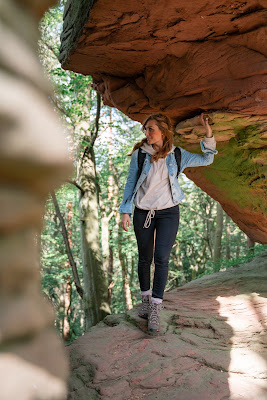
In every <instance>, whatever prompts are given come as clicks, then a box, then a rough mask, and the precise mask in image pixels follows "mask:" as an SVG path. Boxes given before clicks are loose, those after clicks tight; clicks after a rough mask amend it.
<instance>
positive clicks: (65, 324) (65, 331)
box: [62, 279, 72, 342]
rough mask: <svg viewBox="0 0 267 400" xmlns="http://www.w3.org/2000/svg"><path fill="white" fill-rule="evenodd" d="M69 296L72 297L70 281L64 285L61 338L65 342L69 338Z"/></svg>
mask: <svg viewBox="0 0 267 400" xmlns="http://www.w3.org/2000/svg"><path fill="white" fill-rule="evenodd" d="M71 295H72V287H71V281H70V279H68V280H67V282H65V283H64V318H63V327H62V336H63V339H64V340H65V341H66V342H67V341H68V340H70V337H71V330H70V323H69V317H70V311H71V309H70V306H71Z"/></svg>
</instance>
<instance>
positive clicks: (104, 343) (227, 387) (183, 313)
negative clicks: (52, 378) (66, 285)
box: [68, 254, 267, 400]
mask: <svg viewBox="0 0 267 400" xmlns="http://www.w3.org/2000/svg"><path fill="white" fill-rule="evenodd" d="M266 267H267V254H265V255H263V256H261V257H257V258H255V259H254V260H253V261H252V262H250V263H248V264H246V265H243V266H236V267H232V268H230V269H228V270H227V271H224V272H219V273H216V274H213V275H209V276H205V277H203V278H200V279H198V280H195V281H192V282H190V283H188V284H187V285H185V286H183V287H181V288H179V289H175V290H172V291H171V292H169V293H167V294H166V295H165V300H164V307H165V308H164V310H163V311H162V312H161V315H162V329H163V332H164V335H162V336H159V337H152V336H149V335H148V334H147V331H146V321H145V320H142V319H141V318H138V317H137V316H136V314H137V310H136V309H133V310H131V311H129V312H127V314H121V315H111V316H108V317H106V318H105V320H104V322H101V323H100V324H98V325H97V326H95V327H94V328H92V329H91V330H90V332H89V333H87V334H85V335H84V336H83V337H81V338H79V339H78V340H76V341H75V342H74V343H73V344H72V345H71V346H69V347H68V349H69V353H70V360H71V368H72V376H71V380H70V394H69V400H70V399H71V400H82V399H87V398H90V399H103V400H106V399H116V400H126V399H146V400H150V399H151V400H152V399H157V400H166V399H170V400H177V399H179V400H228V399H230V400H236V399H242V400H254V399H255V400H256V399H257V400H265V399H266V396H267V383H266V378H267V351H266V343H267V340H266V338H267V335H266V324H267V300H266V297H267V286H266V278H267V268H266Z"/></svg>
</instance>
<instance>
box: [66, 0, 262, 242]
mask: <svg viewBox="0 0 267 400" xmlns="http://www.w3.org/2000/svg"><path fill="white" fill-rule="evenodd" d="M89 14H90V16H89ZM266 31H267V28H266V10H265V9H264V2H263V1H252V0H251V1H238V2H237V1H236V2H229V1H223V2H220V4H218V2H215V1H208V2H207V1H204V0H203V1H202V0H201V1H198V2H195V1H179V3H178V4H177V1H174V0H173V1H172V0H170V1H168V2H166V1H162V2H159V3H157V4H156V5H155V3H154V2H153V1H152V0H145V1H133V0H130V1H128V2H124V1H122V0H115V1H114V2H112V4H111V3H110V2H109V1H108V0H97V1H94V0H92V1H91V2H87V1H81V2H80V3H79V4H77V3H76V4H75V2H72V1H70V2H69V3H68V5H67V7H66V10H65V22H64V31H63V34H62V45H61V55H60V60H61V62H62V65H63V67H64V68H66V69H71V70H73V71H76V72H80V73H83V74H90V75H92V77H93V80H94V83H95V87H96V89H97V90H98V91H99V92H100V93H101V95H102V98H103V101H104V103H105V104H107V105H110V106H113V107H116V108H118V109H119V110H121V111H122V112H123V113H125V114H126V115H128V116H130V117H131V118H132V119H134V120H137V121H140V122H141V121H143V119H144V118H145V117H146V116H147V115H148V114H150V113H151V112H163V113H165V114H167V115H169V116H170V117H171V118H173V120H174V121H175V122H176V123H177V124H178V125H177V129H176V130H177V132H178V133H177V135H176V138H175V139H176V143H177V144H179V143H180V144H181V143H182V145H183V146H184V147H185V148H187V149H189V150H190V149H191V148H194V143H197V142H199V140H200V139H201V136H203V134H204V133H203V132H202V131H201V128H199V126H196V125H197V124H196V123H195V122H194V121H195V119H193V120H192V119H191V118H192V117H193V116H195V115H197V114H199V113H200V112H201V111H207V112H209V113H210V112H213V114H212V115H213V119H214V125H213V128H214V131H215V137H216V139H217V142H219V148H220V149H222V148H224V149H226V148H228V155H230V152H229V149H230V148H233V147H234V146H233V144H234V143H235V144H236V143H237V148H236V152H235V157H239V158H240V163H239V164H240V165H239V167H236V166H234V168H236V170H237V174H236V175H237V176H236V177H233V176H232V179H236V180H235V184H234V185H233V188H231V185H230V184H229V182H228V183H225V182H226V181H227V179H223V180H222V182H221V179H220V183H221V185H219V186H218V184H217V183H218V182H216V180H217V181H218V179H217V178H216V176H217V175H218V177H220V178H221V177H222V174H225V175H224V178H227V177H228V176H229V175H230V173H232V172H233V171H232V169H233V165H232V161H233V157H234V156H233V155H232V156H231V157H232V159H231V157H228V156H227V154H226V155H225V154H224V153H225V152H219V155H218V156H217V157H216V160H215V163H214V164H213V165H212V166H211V167H207V168H205V169H203V168H200V169H198V170H197V169H192V170H191V171H190V170H189V171H187V175H188V176H189V177H190V178H192V179H193V180H194V181H195V182H196V183H197V184H198V185H199V186H201V187H202V189H204V190H205V191H207V192H208V193H209V194H211V195H212V197H214V198H215V199H216V200H218V201H220V202H221V204H222V205H223V207H224V209H225V210H226V211H227V212H228V214H229V215H231V217H232V218H233V219H234V220H235V221H236V222H237V223H238V225H239V226H240V227H242V229H243V230H244V231H245V232H246V233H247V234H248V235H249V236H250V237H251V238H253V239H254V240H255V241H259V242H265V243H266V242H267V228H266V225H267V224H266V209H267V205H266V202H265V201H264V197H266V196H264V193H265V194H266V131H267V129H266V123H265V118H264V116H266V114H267V89H266V81H267V79H266V70H267V63H266V58H265V56H266V52H267V48H266V45H265V37H266ZM188 119H189V121H188ZM188 123H189V125H190V124H191V125H193V126H192V129H191V130H190V129H187V130H186V129H185V128H184V127H183V124H185V125H186V124H188ZM249 127H250V128H249ZM187 128H188V127H187ZM251 130H252V134H251V132H250V134H249V131H251ZM253 132H254V133H253ZM242 135H243V136H242ZM244 138H247V139H248V141H247V142H246V140H247V139H244ZM227 157H228V158H229V160H228V161H229V162H228V163H227ZM222 159H223V162H222ZM217 160H218V161H217ZM253 160H254V161H253ZM255 160H256V161H255ZM244 162H247V166H248V168H249V166H251V165H252V166H253V168H252V170H251V174H250V172H248V171H247V170H248V168H243V166H242V164H243V163H244ZM222 164H223V167H222ZM241 166H242V167H241ZM223 169H224V172H222V170H223ZM244 170H246V172H243V171H244ZM238 174H241V176H242V179H241V181H240V179H239V178H238ZM250 175H251V176H250ZM255 185H256V186H257V188H256V190H254V189H255ZM237 187H238V190H236V189H237ZM230 188H231V189H230ZM259 188H260V189H259ZM229 190H230V191H231V193H230V192H229ZM244 198H246V201H245V202H244V201H243V200H244ZM239 200H242V201H240V202H239ZM242 202H243V204H242ZM239 203H240V204H239ZM231 210H232V211H231ZM233 210H234V212H233ZM238 210H239V211H238ZM245 210H246V211H245ZM243 214H246V215H247V218H245V219H244V215H243ZM253 218H254V221H257V222H256V225H257V227H258V228H257V229H255V222H253ZM256 231H257V233H255V232H256Z"/></svg>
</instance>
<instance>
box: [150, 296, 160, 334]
mask: <svg viewBox="0 0 267 400" xmlns="http://www.w3.org/2000/svg"><path fill="white" fill-rule="evenodd" d="M162 309H163V305H162V304H161V303H160V304H156V303H150V307H149V314H148V331H149V333H151V334H155V335H157V334H159V333H160V319H159V314H160V310H162Z"/></svg>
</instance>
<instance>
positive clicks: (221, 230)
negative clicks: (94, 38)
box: [39, 1, 266, 343]
mask: <svg viewBox="0 0 267 400" xmlns="http://www.w3.org/2000/svg"><path fill="white" fill-rule="evenodd" d="M63 8H64V1H61V2H60V3H59V5H58V6H57V7H55V8H53V9H50V10H49V12H47V13H46V15H45V17H44V19H43V20H42V22H41V24H40V31H41V40H40V42H39V50H40V59H41V62H42V64H43V66H44V69H45V71H46V73H47V76H48V79H49V80H50V81H51V82H52V84H53V86H54V96H53V98H51V102H52V103H53V105H54V108H55V111H56V112H58V113H59V118H60V119H61V120H62V122H63V123H64V126H65V132H66V138H67V141H68V145H69V150H70V154H71V156H72V159H73V164H74V172H73V176H71V177H70V178H69V181H68V182H66V183H65V184H64V185H63V186H62V187H60V188H59V189H58V190H57V192H56V193H51V196H50V198H49V199H48V200H47V207H46V213H45V215H44V229H43V232H42V235H41V240H40V251H41V275H42V288H43V292H44V295H45V296H46V297H47V298H48V299H49V301H50V302H51V303H52V304H53V306H54V309H55V315H56V319H55V326H56V328H57V330H58V332H59V334H60V335H61V336H62V338H63V339H64V341H65V342H67V343H68V342H71V341H73V340H74V339H75V338H77V337H79V336H81V335H82V334H83V333H84V332H85V331H86V330H88V329H89V328H90V327H91V326H93V325H95V324H96V323H97V322H99V321H101V320H102V319H103V318H104V317H105V315H107V314H109V313H120V312H125V311H126V310H129V309H131V308H132V307H133V306H134V305H135V304H136V303H138V302H139V301H140V292H139V285H138V277H137V263H138V254H137V248H136V242H135V236H134V232H133V229H132V228H131V229H130V230H129V231H128V232H123V231H122V230H121V228H120V215H119V213H118V207H119V204H120V202H121V200H122V194H123V188H124V185H125V183H126V179H127V173H128V166H129V162H130V157H127V154H128V153H129V152H130V151H131V149H132V147H133V144H134V143H135V142H137V141H139V140H140V139H141V138H142V137H143V133H142V132H141V126H140V124H138V123H136V122H134V121H132V120H130V119H129V118H128V117H126V116H125V115H123V114H122V113H121V112H119V111H118V110H116V109H114V108H110V107H107V106H103V104H102V102H101V98H100V96H99V94H98V93H97V92H96V91H95V90H94V89H93V88H92V79H91V77H90V76H83V75H80V74H76V73H74V72H71V71H64V70H63V69H62V68H61V66H60V64H59V62H58V59H57V56H58V54H59V47H60V34H61V31H62V20H63ZM179 183H180V185H181V187H182V190H183V191H184V193H185V195H186V199H185V200H184V201H183V202H182V203H181V205H180V213H181V214H180V215H181V217H180V227H179V232H178V235H177V239H176V241H175V244H174V246H173V249H172V252H171V257H170V265H169V279H168V283H167V288H166V290H167V291H168V290H170V289H172V288H175V287H178V286H181V285H183V284H185V283H186V282H189V281H191V280H192V279H196V278H199V277H201V276H203V275H204V274H210V273H212V272H218V271H222V270H224V269H225V268H228V267H229V266H233V265H240V264H242V263H244V262H246V261H248V260H249V259H250V258H252V257H254V256H255V255H257V254H259V253H261V252H263V251H264V250H266V246H264V245H260V244H255V243H253V242H252V241H251V240H250V239H249V238H248V237H247V236H246V235H245V234H244V233H243V232H242V231H241V230H240V229H239V228H238V227H237V225H236V224H235V223H234V222H233V221H232V220H231V218H230V217H229V216H228V215H227V214H226V213H225V212H224V211H223V210H222V208H221V206H220V204H219V203H217V202H216V201H215V200H213V199H212V198H211V197H209V196H208V195H207V194H206V193H205V192H203V191H202V190H201V189H200V188H198V187H197V186H196V185H195V184H194V183H193V182H192V181H190V180H188V179H187V178H186V176H185V175H184V174H181V175H180V176H179Z"/></svg>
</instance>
